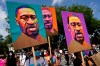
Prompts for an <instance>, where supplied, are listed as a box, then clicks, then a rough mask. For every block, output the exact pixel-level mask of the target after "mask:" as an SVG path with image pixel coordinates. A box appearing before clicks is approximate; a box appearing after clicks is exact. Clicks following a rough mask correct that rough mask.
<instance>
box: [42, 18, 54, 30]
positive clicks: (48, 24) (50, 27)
mask: <svg viewBox="0 0 100 66" xmlns="http://www.w3.org/2000/svg"><path fill="white" fill-rule="evenodd" d="M44 25H45V28H46V29H52V27H53V25H52V23H51V21H49V20H48V21H46V22H45V23H44Z"/></svg>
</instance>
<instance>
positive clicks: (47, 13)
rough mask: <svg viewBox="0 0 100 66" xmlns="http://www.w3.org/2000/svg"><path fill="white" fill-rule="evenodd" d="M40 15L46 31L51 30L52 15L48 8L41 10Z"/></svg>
mask: <svg viewBox="0 0 100 66" xmlns="http://www.w3.org/2000/svg"><path fill="white" fill-rule="evenodd" d="M42 15H43V20H44V26H45V28H46V29H52V27H53V24H52V21H53V19H52V14H51V12H50V10H49V9H48V8H42Z"/></svg>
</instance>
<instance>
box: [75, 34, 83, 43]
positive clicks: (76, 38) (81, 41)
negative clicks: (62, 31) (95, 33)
mask: <svg viewBox="0 0 100 66" xmlns="http://www.w3.org/2000/svg"><path fill="white" fill-rule="evenodd" d="M74 39H75V40H76V41H77V42H79V43H81V44H83V41H84V36H83V34H82V33H81V32H77V33H75V37H74Z"/></svg>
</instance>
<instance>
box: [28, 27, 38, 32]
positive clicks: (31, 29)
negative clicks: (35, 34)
mask: <svg viewBox="0 0 100 66" xmlns="http://www.w3.org/2000/svg"><path fill="white" fill-rule="evenodd" d="M28 30H29V31H36V30H37V29H36V28H28Z"/></svg>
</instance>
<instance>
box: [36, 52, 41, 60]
mask: <svg viewBox="0 0 100 66" xmlns="http://www.w3.org/2000/svg"><path fill="white" fill-rule="evenodd" d="M40 55H41V52H40V51H39V50H36V51H35V56H36V59H37V60H38V59H39V58H40Z"/></svg>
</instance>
